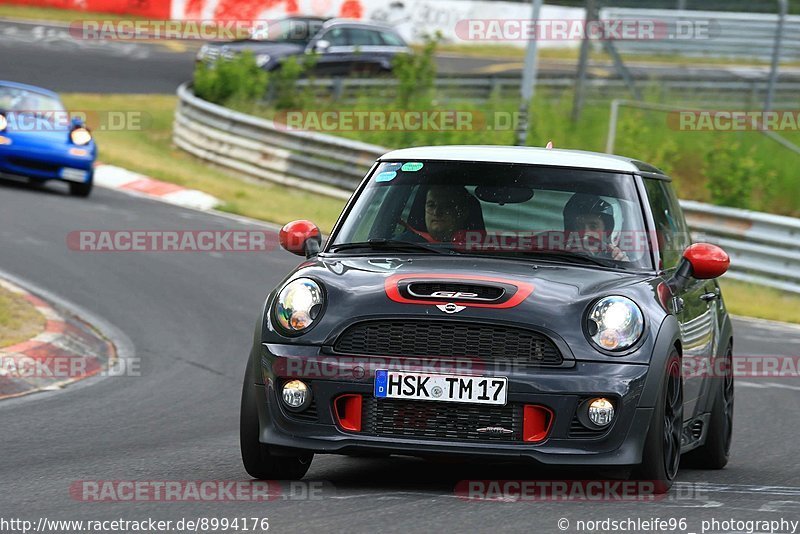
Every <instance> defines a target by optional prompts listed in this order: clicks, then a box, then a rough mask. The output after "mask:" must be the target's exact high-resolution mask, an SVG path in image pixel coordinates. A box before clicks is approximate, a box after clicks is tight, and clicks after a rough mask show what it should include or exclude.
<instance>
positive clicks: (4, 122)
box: [0, 115, 8, 132]
mask: <svg viewBox="0 0 800 534" xmlns="http://www.w3.org/2000/svg"><path fill="white" fill-rule="evenodd" d="M7 126H8V119H6V116H5V115H0V132H2V131H3V130H5V129H6V127H7Z"/></svg>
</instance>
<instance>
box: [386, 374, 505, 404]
mask: <svg viewBox="0 0 800 534" xmlns="http://www.w3.org/2000/svg"><path fill="white" fill-rule="evenodd" d="M507 393H508V379H507V378H505V377H489V376H458V375H439V374H426V373H406V372H403V371H387V370H384V369H379V370H377V371H375V396H376V397H378V398H379V399H380V398H385V399H413V400H429V401H443V402H468V403H474V404H497V405H501V406H502V405H505V403H506V394H507Z"/></svg>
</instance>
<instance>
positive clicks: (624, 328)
mask: <svg viewBox="0 0 800 534" xmlns="http://www.w3.org/2000/svg"><path fill="white" fill-rule="evenodd" d="M587 319H588V334H589V339H591V341H592V343H594V345H595V346H597V347H598V348H599V349H601V350H608V351H613V352H617V351H622V350H626V349H629V348H631V347H632V346H633V345H634V344H635V343H636V342H637V341H639V338H641V337H642V333H643V332H644V315H643V314H642V310H641V309H639V306H637V305H636V303H635V302H633V301H632V300H631V299H629V298H627V297H621V296H611V297H604V298H601V299H600V300H598V301H597V302H595V303H594V305H593V306H592V307H591V308H590V309H589V316H588V318H587Z"/></svg>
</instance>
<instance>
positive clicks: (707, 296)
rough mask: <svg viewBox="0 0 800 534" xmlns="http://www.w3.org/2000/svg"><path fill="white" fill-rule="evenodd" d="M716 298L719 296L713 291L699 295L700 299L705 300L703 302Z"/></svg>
mask: <svg viewBox="0 0 800 534" xmlns="http://www.w3.org/2000/svg"><path fill="white" fill-rule="evenodd" d="M718 298H719V295H718V294H717V293H715V292H711V293H703V294H702V295H700V300H702V301H705V302H711V301H712V300H716V299H718Z"/></svg>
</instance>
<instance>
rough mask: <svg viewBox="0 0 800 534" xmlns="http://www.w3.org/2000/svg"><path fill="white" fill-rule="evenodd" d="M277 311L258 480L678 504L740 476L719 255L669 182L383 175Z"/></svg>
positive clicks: (264, 381)
mask: <svg viewBox="0 0 800 534" xmlns="http://www.w3.org/2000/svg"><path fill="white" fill-rule="evenodd" d="M280 239H281V243H282V245H283V246H284V248H286V249H287V250H289V251H292V252H294V253H297V254H301V255H305V256H306V260H305V261H304V262H303V263H301V264H300V265H299V266H298V267H297V268H296V269H295V270H293V271H292V272H291V273H290V274H289V275H288V276H287V277H286V278H285V279H284V280H283V282H281V283H280V285H279V286H278V287H277V288H276V289H275V290H274V291H272V292H271V293H270V294H269V295H268V297H267V299H266V302H265V305H264V308H263V311H262V315H261V317H260V318H259V321H258V326H257V328H256V332H255V338H254V343H253V348H252V351H251V354H250V361H249V364H248V367H247V373H246V376H245V381H244V389H243V394H242V409H241V449H242V457H243V460H244V465H245V468H246V470H247V472H248V473H249V474H250V475H251V476H253V477H256V478H265V479H270V478H296V477H302V476H303V475H304V474H305V473H306V471H307V470H308V468H309V465H310V462H311V460H312V457H313V455H314V454H317V453H322V454H346V455H350V454H353V455H355V454H370V453H377V454H405V455H417V456H422V457H433V456H440V455H446V456H450V457H465V458H466V457H483V458H494V459H504V460H515V461H521V460H524V459H527V460H532V461H535V462H540V463H542V464H559V465H566V464H571V465H591V466H613V467H617V468H619V470H620V472H621V473H623V474H624V475H623V476H631V477H632V478H634V479H636V480H642V481H650V482H653V483H655V484H654V486H655V487H656V489H657V491H666V490H667V489H668V488H669V487H670V486H671V485H672V482H673V480H674V479H675V477H676V475H677V472H678V467H679V463H680V461H681V455H682V454H683V455H685V456H684V458H687V456H689V457H693V459H694V462H695V463H697V464H699V465H702V466H704V467H706V468H716V469H718V468H722V467H724V466H725V465H726V463H727V461H728V455H729V450H730V445H731V435H732V434H731V431H732V421H733V375H732V369H731V357H732V356H731V354H732V346H733V331H732V326H731V321H730V319H729V317H728V313H727V311H726V308H725V304H724V302H723V299H722V295H721V293H720V288H719V285H718V284H717V282H716V280H715V279H716V278H717V277H718V276H720V275H722V274H723V273H724V272H725V271H726V270H727V268H728V265H729V258H728V256H727V254H725V252H724V251H723V250H722V249H720V248H718V247H716V246H714V245H710V244H703V243H695V244H693V243H692V242H691V237H690V234H689V231H688V229H687V226H686V223H685V221H684V217H683V214H682V212H681V208H680V204H679V203H678V200H677V198H676V196H675V193H674V191H673V189H672V186H671V184H670V179H669V178H668V177H667V176H665V175H664V174H663V173H662V172H661V171H659V170H658V169H656V168H655V167H652V166H650V165H647V164H645V163H642V162H639V161H636V160H631V159H626V158H621V157H616V156H609V155H605V154H594V153H588V152H578V151H568V150H545V149H533V148H508V147H425V148H412V149H406V150H399V151H395V152H391V153H388V154H386V155H384V156H383V157H382V158H381V159H380V160H379V161H378V162H377V163H376V164H375V166H374V167H373V168H372V170H371V171H370V172H369V174H368V175H367V177H366V178H365V179H364V181H363V182H362V184H361V185H360V186H359V188H358V189H357V191H356V192H355V194H354V195H353V197H352V199H351V200H350V202H349V203H348V204H347V206H346V207H345V209H344V212H343V214H342V216H341V217H340V219H339V221H338V222H337V223H336V225H335V227H334V229H333V231H332V233H331V236H330V237H329V239H328V240H327V242H326V244H325V246H324V247H321V239H320V232H319V230H318V229H317V227H316V226H314V225H313V224H312V223H310V222H309V221H295V222H294V223H290V224H288V225H286V226H285V227H284V228H283V230H282V231H281V235H280Z"/></svg>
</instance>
